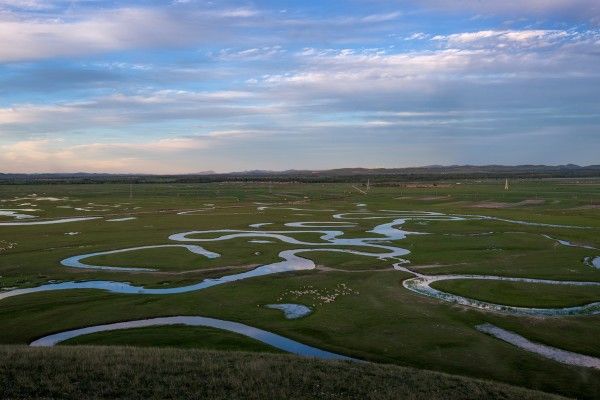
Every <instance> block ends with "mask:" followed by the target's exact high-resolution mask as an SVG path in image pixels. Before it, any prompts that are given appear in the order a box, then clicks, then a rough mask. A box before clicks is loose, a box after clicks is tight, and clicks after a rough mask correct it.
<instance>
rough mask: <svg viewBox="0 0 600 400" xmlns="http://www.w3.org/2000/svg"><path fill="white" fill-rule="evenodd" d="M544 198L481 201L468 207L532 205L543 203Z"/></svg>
mask: <svg viewBox="0 0 600 400" xmlns="http://www.w3.org/2000/svg"><path fill="white" fill-rule="evenodd" d="M545 202H546V200H544V199H527V200H523V201H519V202H517V203H502V202H497V201H482V202H481V203H475V204H471V205H470V206H468V207H471V208H511V207H522V206H534V205H539V204H544V203H545Z"/></svg>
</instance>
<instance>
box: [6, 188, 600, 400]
mask: <svg viewBox="0 0 600 400" xmlns="http://www.w3.org/2000/svg"><path fill="white" fill-rule="evenodd" d="M363 189H364V186H363ZM34 194H35V196H33V195H34ZM44 198H46V199H44ZM48 199H50V200H48ZM0 201H1V202H0V209H35V210H36V211H22V212H23V213H25V214H31V215H33V216H35V218H29V219H22V220H18V222H32V221H50V220H56V219H60V218H71V217H97V219H90V220H85V221H78V222H68V223H59V224H48V225H20V226H8V225H0V288H1V289H2V290H1V291H0V294H1V293H3V292H5V291H10V290H15V289H21V288H32V287H36V286H38V285H43V284H47V283H49V282H70V281H96V280H103V281H116V282H128V283H130V284H132V285H135V286H144V287H147V288H177V287H181V286H186V285H191V284H195V283H198V282H200V281H202V280H204V279H207V278H211V279H216V278H219V277H222V276H226V275H231V274H237V273H242V272H246V271H252V270H253V269H254V268H256V267H257V266H261V265H265V264H271V263H275V262H278V261H281V257H280V256H279V253H280V252H282V251H285V250H290V249H311V251H307V252H303V253H300V254H299V256H301V257H303V258H307V259H310V260H312V261H314V263H315V265H316V268H314V269H310V270H305V271H295V272H283V273H276V274H271V275H266V276H261V277H253V278H249V279H243V280H239V281H236V282H230V283H225V284H222V285H218V286H214V287H211V288H208V289H204V290H199V291H191V292H187V293H181V294H160V295H150V294H136V293H133V294H122V293H110V292H106V291H102V290H92V289H86V290H80V289H77V290H61V291H52V292H40V293H31V294H23V295H19V296H14V297H9V298H5V299H1V300H0V324H1V326H2V329H1V330H0V345H11V346H6V347H5V348H3V350H2V352H4V353H7V354H13V355H14V354H16V353H14V352H21V353H22V354H25V355H26V357H25V356H24V358H23V359H24V360H30V361H28V362H31V365H36V364H35V363H36V362H39V360H38V361H36V360H35V357H34V356H33V355H35V354H39V353H37V352H40V351H44V350H43V349H35V350H33V349H27V348H25V347H23V346H15V345H27V344H29V343H30V342H32V341H33V340H35V339H37V338H40V337H43V336H46V335H49V334H52V333H57V332H62V331H66V330H71V329H76V328H81V327H88V326H94V325H100V324H108V323H113V322H120V321H129V320H137V319H143V318H150V317H163V316H177V315H186V316H204V317H212V318H218V319H223V320H228V321H235V322H240V323H243V324H246V325H249V326H252V327H256V328H260V329H263V330H266V331H269V332H273V333H276V334H279V335H282V336H285V337H287V338H290V339H293V340H296V341H298V342H301V343H304V344H307V345H310V346H314V347H317V348H320V349H324V350H327V351H331V352H335V353H338V354H343V355H347V356H350V357H354V358H357V359H361V360H364V361H369V362H373V363H378V364H389V365H388V366H378V367H380V368H383V369H382V370H381V371H379V372H377V373H376V372H373V374H375V375H376V376H374V377H371V378H372V382H373V383H372V385H373V386H372V387H377V385H380V384H381V385H387V382H391V381H393V380H395V378H394V377H395V376H396V375H395V374H398V376H403V374H405V375H406V371H407V370H406V369H404V370H402V369H398V370H395V369H394V368H397V366H400V367H406V368H413V369H414V368H416V369H419V370H427V371H420V372H419V373H422V374H434V373H437V372H441V373H445V374H452V375H458V376H462V377H465V378H476V379H482V380H484V381H485V382H487V383H486V385H488V384H492V383H493V382H496V383H498V385H500V384H508V385H512V386H520V387H523V388H527V389H531V390H536V391H541V392H545V393H553V394H557V395H561V396H565V397H571V398H587V399H593V398H598V397H600V370H598V369H593V368H585V367H577V366H571V365H566V364H563V363H560V362H557V361H553V360H550V359H548V358H544V357H542V356H540V355H537V354H534V353H531V352H527V351H524V350H522V349H520V348H518V347H516V346H514V345H511V344H509V343H506V342H504V341H501V340H499V339H497V338H494V337H492V336H489V335H486V334H484V333H481V332H479V331H478V330H476V329H475V326H476V325H479V324H482V323H492V324H494V325H496V326H498V327H501V328H504V329H507V330H510V331H512V332H515V333H517V334H519V335H521V336H523V337H525V338H527V339H529V340H531V341H534V342H537V343H541V344H545V345H548V346H552V347H556V348H559V349H563V350H567V351H571V352H575V353H579V354H585V355H589V356H594V357H600V345H598V340H597V338H598V337H599V336H600V315H579V316H562V317H532V316H516V315H509V314H504V313H499V312H492V311H485V310H480V309H477V308H473V307H468V306H460V305H456V304H452V303H448V302H445V301H442V300H439V299H436V298H432V297H427V296H423V295H420V294H418V293H415V292H412V291H409V290H407V289H406V288H404V287H403V285H402V282H403V281H404V280H405V279H408V278H411V277H412V275H410V274H409V273H407V272H402V271H397V270H394V268H393V263H394V262H396V261H395V260H390V259H379V258H377V257H372V256H365V255H357V254H349V253H335V252H330V251H324V250H326V248H327V247H331V248H341V247H340V246H329V245H323V246H319V244H323V243H326V242H325V241H324V240H323V239H322V238H321V236H322V233H318V232H298V233H290V234H286V235H288V236H290V237H293V238H295V239H297V240H298V241H301V242H310V243H311V244H292V243H285V242H284V241H282V240H278V239H276V238H272V237H258V236H253V237H237V238H234V239H230V240H219V241H202V242H191V241H190V242H174V241H171V240H169V236H170V235H173V234H177V233H182V232H188V231H207V230H224V229H227V230H238V231H259V232H265V231H322V230H340V231H343V232H344V234H343V236H341V237H343V238H364V237H376V236H377V234H375V233H369V231H370V230H372V229H373V228H374V227H375V226H377V225H380V224H384V223H389V222H391V221H392V220H394V219H396V217H391V216H389V217H385V216H386V215H388V214H389V215H393V213H390V212H389V211H382V210H397V211H408V212H412V211H427V212H437V213H443V214H445V215H453V216H485V217H491V218H466V219H464V220H436V219H435V218H431V219H419V218H417V219H407V220H406V222H405V223H404V224H403V225H402V226H401V228H402V229H404V230H406V231H408V232H414V233H421V234H408V235H407V236H406V238H403V239H399V240H394V241H391V242H389V243H386V245H390V246H395V247H401V248H404V249H406V250H408V251H410V253H409V254H407V255H405V256H402V258H404V259H405V260H407V261H408V262H409V263H407V264H404V266H406V267H407V268H409V269H411V270H413V271H417V272H419V273H421V274H424V275H460V274H469V275H493V276H503V277H518V278H535V279H545V280H560V281H581V282H600V269H597V268H594V267H593V266H592V265H590V264H589V262H588V263H586V262H585V260H586V258H593V257H597V256H600V250H596V249H599V248H600V180H598V179H578V180H576V179H554V180H550V179H548V180H514V181H512V182H510V189H509V190H504V181H503V180H481V181H475V180H464V181H452V182H441V183H438V184H423V185H401V184H394V185H378V186H373V185H372V186H371V188H370V190H369V191H368V192H367V193H366V194H362V193H360V192H359V191H357V190H355V189H353V188H352V186H351V185H350V184H341V183H340V184H300V183H279V184H273V185H269V184H266V183H254V182H245V183H210V184H138V185H133V186H130V185H126V184H80V185H63V184H61V185H4V186H0ZM360 204H365V206H360ZM261 207H269V208H266V209H261ZM290 208H292V209H290ZM330 210H335V211H330ZM365 210H368V211H369V212H370V214H369V213H364V214H361V215H358V214H356V215H354V216H352V217H353V218H352V219H334V218H333V216H334V215H335V214H340V213H359V212H365ZM386 213H388V214H386ZM369 216H383V217H384V218H380V219H369V218H361V219H354V217H369ZM121 218H134V219H129V220H123V221H109V220H110V219H121ZM16 221H17V220H15V219H14V218H12V217H10V216H0V223H1V222H16ZM301 221H312V222H319V221H320V222H332V221H335V222H344V223H348V224H353V225H352V226H349V227H339V228H293V227H287V226H285V224H287V223H291V222H301ZM519 221H524V222H528V223H539V224H547V225H556V226H544V225H534V224H522V223H519ZM258 223H268V224H269V225H264V226H262V227H260V228H252V227H250V225H251V224H258ZM223 234H224V233H218V232H207V233H198V234H193V235H190V236H189V237H190V238H195V239H215V238H218V237H220V236H222V235H223ZM544 235H546V236H544ZM547 236H549V237H550V238H548V237H547ZM557 240H563V241H568V242H569V243H571V244H573V245H575V246H579V247H575V246H565V245H563V244H560V243H559V242H558V241H557ZM257 241H266V242H267V243H260V242H257ZM168 244H193V245H199V246H202V247H203V248H205V249H206V250H209V251H211V252H214V253H218V254H219V255H220V257H216V258H207V257H204V256H202V255H198V254H194V253H192V252H190V251H188V250H187V249H185V248H183V247H164V248H153V249H140V250H132V251H127V252H121V253H113V254H104V255H96V256H93V257H89V258H86V259H85V260H84V261H85V263H86V264H92V265H98V266H106V267H130V268H152V269H154V271H118V270H98V269H78V268H71V267H66V266H63V265H61V261H62V260H64V259H66V258H68V257H72V256H76V255H82V254H89V253H98V252H106V251H110V250H116V249H126V248H133V247H141V246H152V245H168ZM585 246H587V248H586V247H585ZM343 248H344V249H351V250H355V251H364V252H369V253H382V252H384V250H382V249H377V248H374V247H361V246H352V245H349V246H343ZM592 248H596V249H592ZM312 249H316V250H312ZM432 287H434V288H435V289H438V290H441V291H444V292H447V293H452V294H457V295H460V296H464V297H467V298H472V299H477V300H482V301H487V302H491V303H496V304H502V305H511V306H520V307H535V308H557V307H571V306H580V305H585V304H588V303H592V302H598V301H600V286H572V285H552V284H541V283H527V282H508V281H498V280H476V279H469V280H464V279H463V280H460V279H456V280H444V281H437V282H435V283H434V284H432ZM272 303H297V304H303V305H306V306H309V307H310V308H311V309H312V313H311V314H309V315H307V316H304V317H302V318H298V319H286V318H284V316H283V314H282V312H281V311H279V310H273V309H269V308H266V307H265V305H267V304H272ZM83 345H85V346H130V347H131V346H133V347H143V348H145V349H146V351H149V350H148V348H151V349H152V348H158V347H160V348H162V349H161V350H158V349H157V350H156V353H152V354H153V355H154V356H156V357H159V356H160V357H162V360H165V359H166V358H167V356H166V354H167V353H160V351H171V352H173V353H172V354H174V356H173V357H182V358H183V359H186V360H188V362H189V359H188V358H189V357H200V356H199V355H198V354H205V355H204V356H202V357H204V358H206V357H207V356H206V354H209V355H210V357H211V358H218V356H216V355H215V354H222V357H223V360H230V362H231V359H232V358H233V357H239V358H240V360H243V362H246V363H248V362H250V361H249V359H252V357H256V359H257V360H260V363H263V364H264V363H267V364H268V363H270V364H268V365H269V368H271V369H272V370H274V369H278V368H279V367H278V366H281V364H285V365H289V368H290V373H292V370H294V371H296V372H298V370H302V371H304V370H303V368H312V372H310V373H312V374H315V376H317V375H318V376H319V379H322V374H323V373H324V372H323V371H324V370H327V369H331V371H332V372H331V373H332V374H333V373H334V372H335V371H338V370H341V369H343V368H344V366H345V365H346V363H335V364H332V365H331V366H330V367H327V368H326V367H324V366H323V365H325V364H320V363H319V362H317V361H313V360H311V361H310V362H309V361H306V364H305V365H304V366H301V365H300V364H299V362H297V360H302V359H299V358H295V357H291V356H287V355H286V356H283V355H277V356H272V357H276V358H273V359H270V358H268V357H271V356H269V354H272V353H280V351H279V350H277V349H274V348H272V347H270V346H268V345H266V344H264V343H260V342H257V341H255V340H253V339H249V338H247V337H244V336H240V335H237V334H233V333H231V332H224V331H220V330H217V329H212V328H202V327H182V326H168V327H151V328H141V329H132V330H121V331H112V332H104V333H95V334H91V335H86V336H80V337H78V338H74V339H71V340H68V341H66V342H64V343H62V344H61V345H60V346H58V347H57V348H55V349H48V350H47V351H48V352H49V353H48V354H51V355H52V362H53V363H57V365H58V364H60V365H64V364H66V363H67V361H65V360H66V358H65V357H67V358H68V357H76V359H77V363H80V362H83V361H82V357H84V353H85V349H90V350H89V351H90V353H89V354H90V357H98V359H101V358H102V357H107V354H113V353H108V352H110V351H111V350H109V349H105V348H98V347H93V348H92V347H75V348H73V346H83ZM130 347H128V348H127V349H126V351H127V352H132V353H131V354H132V355H131V357H133V358H136V357H142V353H136V351H141V350H139V349H131V348H130ZM164 348H168V349H164ZM172 348H180V349H186V351H188V352H191V351H192V350H190V349H194V351H196V350H198V351H199V350H202V351H209V352H208V353H199V352H198V353H189V354H188V353H184V352H182V351H181V350H175V349H172ZM60 349H63V351H64V352H65V353H64V354H61V353H59V351H60ZM115 349H123V348H121V347H118V348H117V347H115ZM213 350H218V351H219V352H220V353H212V352H210V351H213ZM123 351H125V350H123ZM223 352H225V353H223ZM229 352H231V353H229ZM239 352H243V353H239ZM96 353H98V354H99V355H98V354H96ZM257 353H261V354H257ZM263 353H265V354H263ZM93 354H96V355H93ZM261 357H265V358H261ZM277 357H287V358H288V359H289V360H295V361H294V362H291V361H290V362H286V363H283V362H282V361H281V360H284V358H277ZM269 360H270V361H269ZM49 362H50V361H49ZM153 362H154V361H153ZM173 362H174V360H170V361H165V364H164V365H170V364H169V363H171V364H172V363H173ZM204 362H207V361H206V360H205V361H204ZM257 362H258V361H257ZM94 363H97V361H94ZM156 364H158V362H156ZM7 365H9V364H6V363H4V364H3V363H2V362H0V370H1V371H3V374H7V371H8V370H9V369H8V367H7ZM13 367H14V366H13ZM263 367H264V366H263ZM2 368H4V369H2ZM15 368H16V367H15ZM23 368H25V367H23ZM157 368H158V367H157ZM174 368H175V367H174ZM186 368H188V367H186ZM190 368H191V367H190ZM215 368H216V367H215ZM264 368H267V367H264ZM285 368H288V367H285ZM346 368H356V369H361V368H365V367H364V364H362V363H361V364H360V366H358V365H357V366H347V367H346ZM189 371H190V374H191V373H192V371H193V369H189ZM361 371H362V370H361ZM402 371H404V372H402ZM430 371H435V372H430ZM354 372H357V371H354ZM102 373H103V374H104V373H105V372H102ZM261 373H262V372H261ZM302 373H307V374H308V373H309V372H306V371H304V372H302ZM336 373H339V374H340V376H342V375H343V373H341V372H336ZM357 373H358V372H357ZM361 373H362V372H361ZM5 376H6V375H5ZM423 376H425V375H423ZM428 376H429V379H431V380H433V381H436V380H437V381H439V382H442V383H445V384H448V383H447V381H446V380H444V379H441V378H435V379H434V378H433V377H437V376H445V377H447V375H439V374H438V375H428ZM48 379H50V378H48ZM445 379H450V378H445ZM452 379H463V378H458V377H453V378H452ZM370 382H371V381H370ZM461 382H462V381H461ZM464 382H467V381H464ZM468 382H480V381H468ZM481 382H483V381H481ZM490 382H492V383H490ZM237 384H239V383H232V385H237ZM253 384H256V382H254V383H253ZM440 384H441V383H440ZM463 384H464V385H467V386H468V384H467V383H463ZM3 385H5V387H6V388H10V390H13V391H14V392H11V393H13V396H14V397H19V396H22V397H27V393H29V394H30V395H31V393H30V392H26V391H21V392H19V390H21V389H19V388H16V387H14V386H9V385H8V384H7V383H6V381H3ZM369 385H370V384H369ZM453 385H454V386H456V387H458V386H460V385H458V384H456V383H454V384H453ZM512 386H511V389H510V390H511V391H512V390H513V389H514V390H518V389H515V388H512ZM372 387H371V386H369V388H372ZM390 387H393V386H390ZM506 387H508V386H503V385H500V386H498V388H501V389H502V388H506ZM69 390H72V391H73V392H72V393H74V394H73V396H74V397H76V396H77V393H79V392H77V390H81V388H70V389H69ZM273 390H275V389H273ZM365 390H367V389H365ZM369 390H371V389H369ZM373 390H374V389H373ZM456 390H458V389H456ZM498 390H499V389H498ZM503 390H504V389H503ZM506 390H508V389H506ZM519 390H520V389H519ZM332 392H334V391H332ZM19 393H21V394H19ZM48 393H49V394H48ZM48 393H46V395H47V396H50V397H51V396H52V393H51V392H48ZM69 393H71V392H69ZM265 393H266V392H265ZM365 393H367V392H364V393H363V395H364V396H365V397H364V398H369V397H368V396H367V394H368V393H367V394H365ZM440 393H446V392H440ZM484 393H486V392H481V396H479V397H477V396H474V397H472V398H486V397H487V396H485V394H484ZM490 393H491V392H490ZM507 393H508V392H507ZM519 393H520V392H519ZM523 393H526V392H522V393H521V394H520V395H519V394H518V393H517V392H514V393H513V392H510V393H509V394H506V395H505V397H502V396H501V395H497V397H495V398H526V396H525V395H524V394H523ZM455 394H456V395H460V392H455ZM184 395H185V394H184ZM313 395H314V393H313ZM307 396H308V397H310V394H307ZM369 396H371V398H377V397H376V396H373V395H372V393H371V394H370V395H369ZM494 396H496V395H494ZM511 396H512V397H511ZM523 396H525V397H523ZM531 396H532V397H531V398H536V397H535V396H533V395H531ZM350 397H351V396H350ZM463 397H464V398H471V397H468V396H463ZM332 398H333V397H332ZM341 398H343V397H341ZM381 398H385V397H381ZM390 398H391V397H390ZM415 398H418V397H415ZM423 398H425V397H423ZM430 398H434V397H430ZM439 398H444V397H443V396H439ZM489 398H494V397H492V395H491V394H489Z"/></svg>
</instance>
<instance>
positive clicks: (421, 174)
mask: <svg viewBox="0 0 600 400" xmlns="http://www.w3.org/2000/svg"><path fill="white" fill-rule="evenodd" d="M575 177H581V178H583V177H600V165H588V166H579V165H575V164H567V165H514V166H508V165H449V166H442V165H429V166H424V167H410V168H338V169H329V170H286V171H267V170H251V171H241V172H229V173H215V172H214V171H202V172H197V173H191V174H177V175H155V174H108V173H86V172H75V173H39V174H12V173H0V183H17V184H20V183H61V182H67V183H93V182H136V183H151V182H156V183H160V182H225V181H301V182H351V181H356V179H358V178H363V179H364V178H368V179H372V180H373V181H374V182H376V181H415V180H445V179H468V178H575Z"/></svg>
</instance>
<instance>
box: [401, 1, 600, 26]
mask: <svg viewBox="0 0 600 400" xmlns="http://www.w3.org/2000/svg"><path fill="white" fill-rule="evenodd" d="M413 2H414V3H416V4H418V5H421V6H423V7H427V8H433V9H438V10H446V11H457V12H463V11H470V12H473V13H478V14H486V15H499V14H504V15H513V16H524V17H538V16H551V15H555V16H558V17H562V18H565V17H575V18H581V19H592V20H595V21H596V22H598V16H600V3H599V2H598V1H597V0H453V1H447V0H414V1H413Z"/></svg>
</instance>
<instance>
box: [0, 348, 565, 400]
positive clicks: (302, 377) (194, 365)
mask: <svg viewBox="0 0 600 400" xmlns="http://www.w3.org/2000/svg"><path fill="white" fill-rule="evenodd" d="M0 388H1V389H2V395H3V398H11V399H31V398H61V399H82V398H97V399H112V398H127V399H164V398H174V399H183V398H205V399H314V398H319V399H398V398H403V399H427V400H437V399H440V400H441V399H448V398H461V399H489V400H495V399H502V400H507V399H519V400H537V399H557V400H558V399H559V397H558V396H556V397H555V396H552V395H549V394H547V393H540V392H534V391H530V390H525V389H521V388H516V387H512V386H509V385H503V384H498V383H495V382H489V381H481V380H475V379H468V378H463V377H457V376H452V375H446V374H440V373H435V372H429V371H422V370H417V369H413V368H402V367H396V366H384V365H374V364H369V365H367V364H357V363H353V364H349V363H342V362H327V361H317V360H306V359H300V358H297V357H292V356H287V355H267V354H263V355H256V354H251V353H240V352H205V351H198V350H195V351H190V350H187V351H183V350H176V349H156V348H154V349H134V348H130V347H113V348H106V347H78V348H68V349H64V348H62V349H59V348H55V349H49V350H48V349H46V350H40V349H32V348H23V347H0Z"/></svg>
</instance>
